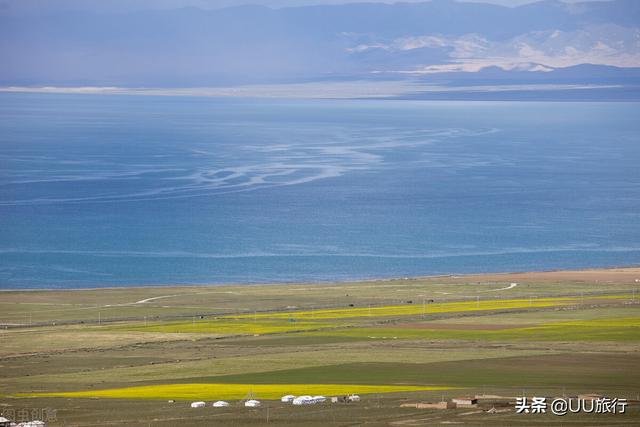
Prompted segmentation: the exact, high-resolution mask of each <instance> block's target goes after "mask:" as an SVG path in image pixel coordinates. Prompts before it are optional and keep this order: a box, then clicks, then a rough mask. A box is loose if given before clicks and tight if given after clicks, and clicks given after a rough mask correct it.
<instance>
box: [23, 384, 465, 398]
mask: <svg viewBox="0 0 640 427" xmlns="http://www.w3.org/2000/svg"><path fill="white" fill-rule="evenodd" d="M451 389H453V387H439V386H393V385H356V384H255V385H253V384H159V385H149V386H138V387H126V388H114V389H108V390H90V391H75V392H58V393H31V394H20V395H19V396H20V397H67V398H111V399H146V400H166V399H175V400H217V399H225V400H237V399H244V398H245V397H247V396H248V395H251V396H253V397H254V398H256V399H279V398H280V397H281V396H283V395H286V394H293V395H296V396H299V395H314V396H315V395H323V396H341V395H347V394H363V395H364V394H379V393H399V392H414V391H432V390H435V391H439V390H451Z"/></svg>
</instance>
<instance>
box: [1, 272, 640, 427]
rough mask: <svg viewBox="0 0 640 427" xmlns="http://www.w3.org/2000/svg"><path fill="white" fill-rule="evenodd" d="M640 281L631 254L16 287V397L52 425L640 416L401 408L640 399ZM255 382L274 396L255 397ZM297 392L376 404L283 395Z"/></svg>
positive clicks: (6, 394) (9, 369) (11, 322)
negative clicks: (481, 398) (368, 273)
mask: <svg viewBox="0 0 640 427" xmlns="http://www.w3.org/2000/svg"><path fill="white" fill-rule="evenodd" d="M637 278H640V270H639V269H615V270H601V271H597V270H593V271H586V272H557V273H530V274H506V275H491V276H461V277H438V278H420V279H409V280H388V281H371V282H359V283H345V284H326V285H325V284H316V285H270V286H235V287H234V286H224V287H219V286H216V287H186V288H185V287H176V288H131V289H101V290H79V291H29V292H25V291H20V292H2V293H1V294H0V296H2V302H1V303H0V308H2V310H3V311H2V313H1V314H0V324H4V325H5V327H6V328H5V329H1V328H0V412H5V413H12V411H13V412H15V411H16V410H18V409H34V408H54V409H56V410H57V412H56V421H54V422H51V423H50V425H51V426H56V425H65V426H111V425H133V426H138V425H139V426H149V425H151V426H155V427H158V426H178V425H180V426H183V425H189V426H201V425H202V426H205V425H206V426H209V425H212V424H214V423H215V425H223V426H227V425H228V426H245V425H246V426H254V425H265V424H266V422H267V417H269V425H276V426H277V425H284V426H299V425H310V426H314V425H318V426H320V425H322V426H323V427H326V425H327V424H331V425H336V426H343V425H344V426H352V425H361V424H367V425H371V426H383V425H384V426H398V427H400V426H412V425H425V424H436V423H443V422H444V423H464V424H467V425H531V424H536V425H554V424H557V425H561V424H564V425H566V424H571V425H638V424H640V408H638V406H637V405H636V404H635V403H634V404H632V405H631V407H630V408H629V411H628V413H627V414H625V415H619V416H615V417H612V416H608V417H607V416H602V415H601V416H596V415H585V414H582V415H578V414H571V415H568V416H566V417H553V416H540V417H538V418H535V417H533V416H531V415H530V416H529V417H528V418H527V417H524V418H523V416H521V415H516V414H515V413H514V411H513V410H508V411H506V412H500V413H495V414H489V413H486V412H484V411H483V410H482V408H479V409H476V410H472V411H470V410H466V411H465V410H451V411H436V410H425V409H416V408H413V409H412V408H401V407H400V404H401V403H407V402H409V403H410V402H419V401H429V400H440V399H441V398H443V397H444V398H448V397H453V396H456V395H460V394H464V395H474V394H481V395H482V394H487V395H502V396H520V395H523V394H526V395H528V396H532V395H536V394H537V395H544V396H559V395H577V394H580V393H601V394H606V395H610V396H611V397H624V398H627V399H633V400H636V399H638V398H639V397H640V396H639V395H640V376H639V375H640V374H639V372H640V371H639V370H638V369H637V366H640V332H638V331H640V304H639V302H640V295H639V294H638V290H640V284H639V283H638V282H636V281H635V280H636V279H637ZM514 283H515V285H514ZM478 297H479V298H478ZM429 300H433V302H429ZM54 323H55V325H54ZM30 324H31V325H30ZM250 393H251V394H252V395H253V396H254V397H256V398H258V399H262V400H263V403H264V406H263V407H262V408H259V409H248V408H244V407H243V406H242V405H240V404H239V403H238V402H239V401H240V400H241V399H242V398H243V397H246V396H247V395H248V394H250ZM288 393H291V394H323V395H341V394H346V393H359V394H361V395H362V397H363V401H362V402H361V403H359V404H353V405H331V404H327V405H318V406H313V407H305V408H296V407H292V406H291V405H285V404H282V403H280V402H279V401H277V400H274V399H275V398H278V397H279V396H280V395H283V394H288ZM183 399H186V400H207V401H208V402H209V403H210V402H211V401H213V400H218V399H227V400H230V401H232V405H231V407H229V408H224V409H220V408H211V407H207V408H203V409H191V408H189V407H188V402H185V401H184V400H183ZM168 400H176V403H168ZM639 400H640V399H639ZM487 405H491V404H490V403H487ZM489 407H490V406H489ZM484 409H488V408H487V407H485V408H484ZM507 409H508V408H507ZM599 417H600V418H599ZM602 417H604V418H602Z"/></svg>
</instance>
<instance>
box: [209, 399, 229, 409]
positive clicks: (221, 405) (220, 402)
mask: <svg viewBox="0 0 640 427" xmlns="http://www.w3.org/2000/svg"><path fill="white" fill-rule="evenodd" d="M211 406H213V407H214V408H226V407H227V406H229V402H225V401H224V400H218V401H217V402H213V405H211Z"/></svg>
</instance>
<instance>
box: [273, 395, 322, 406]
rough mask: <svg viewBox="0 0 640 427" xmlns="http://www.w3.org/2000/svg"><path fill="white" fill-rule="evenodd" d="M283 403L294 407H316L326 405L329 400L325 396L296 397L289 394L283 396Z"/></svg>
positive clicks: (281, 399)
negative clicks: (319, 404) (321, 404)
mask: <svg viewBox="0 0 640 427" xmlns="http://www.w3.org/2000/svg"><path fill="white" fill-rule="evenodd" d="M280 401H281V402H284V403H291V404H293V405H315V404H316V403H324V402H326V401H327V398H326V397H324V396H298V397H296V396H294V395H292V394H287V395H286V396H282V397H281V398H280Z"/></svg>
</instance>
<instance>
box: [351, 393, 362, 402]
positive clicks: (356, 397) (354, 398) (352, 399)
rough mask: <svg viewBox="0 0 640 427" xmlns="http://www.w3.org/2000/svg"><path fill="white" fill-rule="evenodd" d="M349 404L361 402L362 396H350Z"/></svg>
mask: <svg viewBox="0 0 640 427" xmlns="http://www.w3.org/2000/svg"><path fill="white" fill-rule="evenodd" d="M349 402H360V396H358V395H357V394H352V395H351V396H349Z"/></svg>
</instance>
